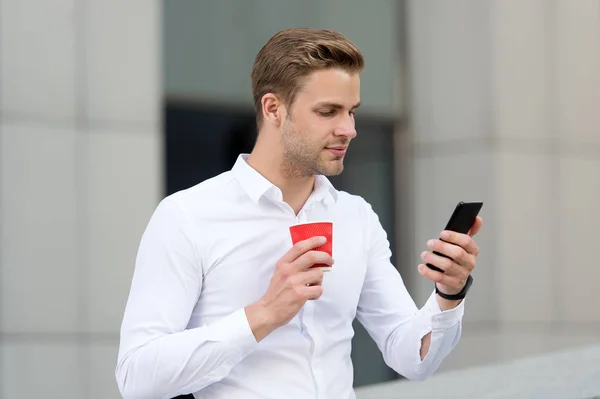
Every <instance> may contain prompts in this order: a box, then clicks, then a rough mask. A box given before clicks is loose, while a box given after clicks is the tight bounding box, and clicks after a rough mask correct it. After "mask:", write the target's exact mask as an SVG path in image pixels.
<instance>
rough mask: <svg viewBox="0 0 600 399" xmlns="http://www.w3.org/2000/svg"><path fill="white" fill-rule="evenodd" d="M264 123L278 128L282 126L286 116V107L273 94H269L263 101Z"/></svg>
mask: <svg viewBox="0 0 600 399" xmlns="http://www.w3.org/2000/svg"><path fill="white" fill-rule="evenodd" d="M261 104H262V113H263V121H264V122H265V123H270V124H272V125H274V126H276V127H279V126H280V125H281V121H282V120H283V118H284V116H285V105H284V104H283V101H281V99H280V98H279V97H278V96H277V95H275V94H273V93H267V94H265V95H264V96H263V97H262V99H261Z"/></svg>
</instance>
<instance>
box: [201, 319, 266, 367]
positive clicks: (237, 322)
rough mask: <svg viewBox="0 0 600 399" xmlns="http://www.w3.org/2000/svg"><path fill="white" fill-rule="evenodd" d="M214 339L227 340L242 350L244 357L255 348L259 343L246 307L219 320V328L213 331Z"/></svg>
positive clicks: (212, 338)
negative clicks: (249, 320) (247, 315)
mask: <svg viewBox="0 0 600 399" xmlns="http://www.w3.org/2000/svg"><path fill="white" fill-rule="evenodd" d="M215 327H216V325H215ZM213 334H214V335H213V336H212V337H210V339H211V340H212V341H218V342H227V343H228V344H230V345H232V346H233V347H235V348H236V349H237V350H239V351H240V353H241V355H242V357H244V356H246V355H248V354H249V353H250V352H252V351H253V350H254V348H255V347H256V345H258V343H257V342H256V338H254V333H252V329H251V328H250V323H249V322H248V318H247V317H246V310H245V309H244V308H242V309H239V310H236V311H235V312H233V313H232V314H230V315H229V316H227V317H225V318H223V319H221V320H220V321H219V322H218V328H216V329H215V330H214V331H213Z"/></svg>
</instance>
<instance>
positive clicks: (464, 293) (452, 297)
mask: <svg viewBox="0 0 600 399" xmlns="http://www.w3.org/2000/svg"><path fill="white" fill-rule="evenodd" d="M471 284H473V277H472V276H471V275H470V274H469V277H468V278H467V282H466V283H465V286H464V287H463V289H462V290H461V291H460V292H459V293H458V294H455V295H449V294H444V293H443V292H441V291H440V290H438V287H437V284H434V285H435V293H436V294H438V295H439V296H441V297H442V298H444V299H447V300H449V301H457V300H459V299H464V297H465V296H467V292H468V291H469V288H470V287H471Z"/></svg>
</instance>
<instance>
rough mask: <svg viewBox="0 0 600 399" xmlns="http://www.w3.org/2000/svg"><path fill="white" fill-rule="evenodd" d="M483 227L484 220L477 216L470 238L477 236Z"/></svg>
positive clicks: (470, 231)
mask: <svg viewBox="0 0 600 399" xmlns="http://www.w3.org/2000/svg"><path fill="white" fill-rule="evenodd" d="M481 226H483V219H482V218H480V217H479V216H477V218H475V222H474V223H473V226H471V229H470V230H469V233H468V234H469V236H471V237H473V236H475V234H477V232H479V229H480V228H481Z"/></svg>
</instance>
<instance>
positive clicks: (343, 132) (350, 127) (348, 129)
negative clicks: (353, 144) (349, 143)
mask: <svg viewBox="0 0 600 399" xmlns="http://www.w3.org/2000/svg"><path fill="white" fill-rule="evenodd" d="M334 134H335V135H336V136H345V137H348V138H349V139H353V138H355V137H356V134H357V133H356V126H355V124H354V118H353V117H349V118H348V119H346V120H345V121H344V123H343V124H342V125H340V126H339V127H338V128H337V129H336V130H335V132H334Z"/></svg>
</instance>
